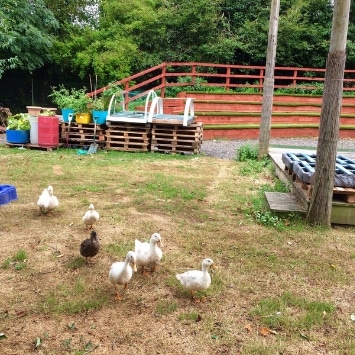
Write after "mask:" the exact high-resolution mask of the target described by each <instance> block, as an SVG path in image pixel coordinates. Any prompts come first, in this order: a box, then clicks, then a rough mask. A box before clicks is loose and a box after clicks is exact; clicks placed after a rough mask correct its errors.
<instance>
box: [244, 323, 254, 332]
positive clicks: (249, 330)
mask: <svg viewBox="0 0 355 355" xmlns="http://www.w3.org/2000/svg"><path fill="white" fill-rule="evenodd" d="M244 328H245V329H246V330H247V331H248V332H251V331H252V330H253V328H252V326H251V324H250V323H247V324H245V326H244Z"/></svg>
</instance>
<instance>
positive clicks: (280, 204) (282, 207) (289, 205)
mask: <svg viewBox="0 0 355 355" xmlns="http://www.w3.org/2000/svg"><path fill="white" fill-rule="evenodd" d="M265 197H266V200H267V202H268V205H269V207H270V210H271V211H274V212H299V213H306V212H307V210H306V208H305V207H303V205H302V203H301V202H300V200H299V199H298V198H297V197H296V196H295V195H294V194H292V193H284V192H265Z"/></svg>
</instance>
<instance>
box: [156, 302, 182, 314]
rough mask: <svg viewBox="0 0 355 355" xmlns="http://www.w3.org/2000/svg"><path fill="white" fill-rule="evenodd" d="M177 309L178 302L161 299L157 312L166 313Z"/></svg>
mask: <svg viewBox="0 0 355 355" xmlns="http://www.w3.org/2000/svg"><path fill="white" fill-rule="evenodd" d="M176 310H177V303H176V302H171V301H159V303H158V305H157V307H156V309H155V313H156V314H159V315H166V314H169V313H173V312H175V311H176Z"/></svg>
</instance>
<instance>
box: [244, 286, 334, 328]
mask: <svg viewBox="0 0 355 355" xmlns="http://www.w3.org/2000/svg"><path fill="white" fill-rule="evenodd" d="M334 312H335V306H334V305H333V304H331V303H329V302H325V301H322V300H308V299H306V298H303V297H299V296H297V295H295V294H292V293H290V292H284V293H283V294H282V295H281V296H279V297H273V298H264V299H262V300H260V301H259V303H258V304H257V305H256V307H255V308H254V309H252V310H251V311H250V315H251V316H252V317H255V318H257V319H258V322H260V323H261V324H262V325H264V326H267V327H270V328H273V329H278V330H280V331H282V332H286V334H289V335H292V334H293V335H294V334H297V333H298V332H299V331H307V332H309V331H310V330H312V329H314V328H316V327H320V326H324V325H326V324H331V323H332V322H333V316H334Z"/></svg>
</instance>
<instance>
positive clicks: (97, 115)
mask: <svg viewBox="0 0 355 355" xmlns="http://www.w3.org/2000/svg"><path fill="white" fill-rule="evenodd" d="M107 115H108V111H95V110H93V111H92V117H93V122H95V120H96V123H97V124H105V123H106V117H107Z"/></svg>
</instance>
